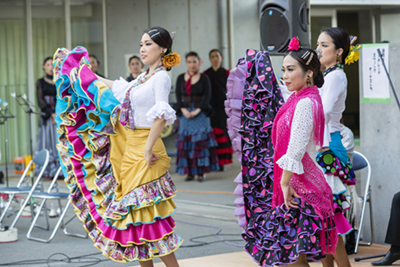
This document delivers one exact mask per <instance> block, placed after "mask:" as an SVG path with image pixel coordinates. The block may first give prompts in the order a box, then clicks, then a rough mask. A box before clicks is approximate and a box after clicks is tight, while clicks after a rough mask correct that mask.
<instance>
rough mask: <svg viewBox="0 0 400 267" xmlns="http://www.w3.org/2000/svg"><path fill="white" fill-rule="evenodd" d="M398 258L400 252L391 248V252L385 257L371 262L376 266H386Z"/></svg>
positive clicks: (399, 258)
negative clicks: (392, 250)
mask: <svg viewBox="0 0 400 267" xmlns="http://www.w3.org/2000/svg"><path fill="white" fill-rule="evenodd" d="M397 260H400V252H395V253H393V252H391V251H390V250H389V252H388V253H387V254H386V256H385V257H384V258H383V259H381V260H379V261H374V262H371V264H372V265H374V266H385V265H391V264H392V263H393V262H395V261H397Z"/></svg>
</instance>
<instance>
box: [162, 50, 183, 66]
mask: <svg viewBox="0 0 400 267" xmlns="http://www.w3.org/2000/svg"><path fill="white" fill-rule="evenodd" d="M168 52H169V53H168ZM180 63H181V56H180V55H179V54H178V53H176V52H172V51H167V54H166V55H165V56H164V58H163V65H164V67H166V68H172V67H175V66H178V65H179V64H180Z"/></svg>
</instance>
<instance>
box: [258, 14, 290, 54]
mask: <svg viewBox="0 0 400 267" xmlns="http://www.w3.org/2000/svg"><path fill="white" fill-rule="evenodd" d="M289 30H290V29H289V21H288V19H287V17H286V16H285V14H283V11H282V10H281V9H279V8H276V7H268V8H266V9H264V10H263V12H262V14H261V19H260V33H261V46H262V49H264V50H267V51H269V52H270V53H273V52H283V51H286V49H287V47H286V46H287V40H288V39H289V38H290V36H289Z"/></svg>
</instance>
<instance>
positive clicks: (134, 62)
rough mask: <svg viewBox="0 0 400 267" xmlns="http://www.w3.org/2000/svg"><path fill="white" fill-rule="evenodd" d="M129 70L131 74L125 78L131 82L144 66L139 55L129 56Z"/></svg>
mask: <svg viewBox="0 0 400 267" xmlns="http://www.w3.org/2000/svg"><path fill="white" fill-rule="evenodd" d="M128 66H129V70H130V71H131V74H129V76H128V77H127V78H126V81H127V82H131V81H133V80H135V79H136V78H137V77H138V76H139V74H140V73H141V72H142V69H143V68H144V64H143V62H142V60H141V59H140V57H138V56H131V57H130V58H129V63H128Z"/></svg>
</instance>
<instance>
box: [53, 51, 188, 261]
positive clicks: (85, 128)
mask: <svg viewBox="0 0 400 267" xmlns="http://www.w3.org/2000/svg"><path fill="white" fill-rule="evenodd" d="M88 58H89V57H88V53H87V51H86V49H84V48H83V47H77V48H75V49H74V50H72V52H71V51H68V50H66V49H59V50H58V51H57V52H56V54H55V55H54V68H55V79H56V86H57V93H58V95H57V107H56V112H57V114H58V116H57V118H56V121H57V125H58V137H59V138H58V140H59V143H58V145H57V148H58V151H59V156H60V159H61V163H62V164H61V166H62V169H63V174H64V177H65V182H66V184H67V186H68V188H69V190H70V200H71V203H72V204H73V205H74V207H75V213H76V215H77V216H78V218H79V219H80V220H81V221H82V223H83V225H84V227H85V228H86V230H87V231H88V233H89V236H90V238H91V239H92V240H93V242H94V245H95V247H97V248H98V249H99V250H101V251H102V253H103V255H105V256H106V257H108V258H110V259H112V260H114V261H117V262H129V261H135V260H140V261H146V260H151V259H152V258H153V257H158V256H165V255H168V254H170V253H172V252H173V251H175V250H176V249H177V248H178V247H179V246H180V245H181V243H182V239H181V238H180V237H179V236H178V235H176V234H175V233H174V228H175V222H174V220H173V219H172V217H171V215H172V214H173V213H174V211H175V204H174V202H173V201H172V197H174V196H175V192H176V189H175V185H174V183H173V181H172V179H171V176H170V175H169V173H168V168H169V166H170V164H169V162H170V158H169V157H168V156H167V154H166V151H165V147H164V145H163V143H162V141H161V139H160V138H159V139H158V140H157V141H156V144H155V145H154V147H153V151H154V153H155V154H156V155H157V156H159V158H160V159H159V160H158V161H157V163H155V164H154V165H152V168H151V169H149V168H148V167H147V164H146V161H145V160H144V158H143V154H144V146H145V144H146V141H147V138H148V135H149V132H150V128H144V127H135V129H134V130H131V129H128V130H126V129H125V128H124V127H123V126H122V124H121V123H120V122H119V121H118V117H119V113H120V103H119V102H118V101H117V100H116V99H115V97H114V95H113V93H112V91H111V90H110V89H109V88H107V87H106V86H105V85H104V84H103V83H102V82H100V81H99V80H97V78H96V76H94V74H93V72H92V71H91V70H90V68H89V61H88ZM74 68H77V69H78V75H77V81H76V82H75V83H73V85H72V86H71V79H70V76H69V75H70V73H71V71H72V69H74ZM71 75H73V74H71Z"/></svg>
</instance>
